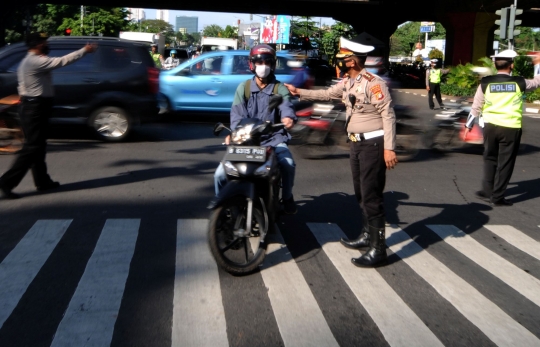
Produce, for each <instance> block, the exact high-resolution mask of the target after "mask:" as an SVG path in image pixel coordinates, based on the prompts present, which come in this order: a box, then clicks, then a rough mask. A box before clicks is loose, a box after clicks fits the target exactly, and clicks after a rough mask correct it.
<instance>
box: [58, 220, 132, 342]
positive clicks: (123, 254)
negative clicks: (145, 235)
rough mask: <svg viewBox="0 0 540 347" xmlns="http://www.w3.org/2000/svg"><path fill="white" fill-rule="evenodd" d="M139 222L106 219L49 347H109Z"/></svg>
mask: <svg viewBox="0 0 540 347" xmlns="http://www.w3.org/2000/svg"><path fill="white" fill-rule="evenodd" d="M139 225H140V219H108V220H107V221H106V223H105V226H104V227H103V230H102V232H101V236H100V237H99V240H98V242H97V244H96V248H95V249H94V253H93V254H92V256H91V257H90V259H89V260H88V264H86V269H85V271H84V274H83V275H82V277H81V280H80V281H79V284H78V286H77V289H76V290H75V294H73V297H72V298H71V301H70V303H69V306H68V309H67V310H66V313H65V315H64V318H63V319H62V321H61V322H60V325H59V326H58V329H57V331H56V335H55V336H54V340H53V342H52V344H51V346H52V347H60V346H62V347H64V346H65V347H68V346H87V347H90V346H96V347H97V346H109V345H110V344H111V339H112V335H113V329H114V324H115V322H116V317H117V316H118V310H119V309H120V303H121V300H122V295H123V293H124V288H125V285H126V279H127V276H128V272H129V266H130V263H131V258H132V257H133V252H134V250H135V243H136V242H137V236H138V232H139Z"/></svg>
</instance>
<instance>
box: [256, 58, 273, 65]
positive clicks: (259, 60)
mask: <svg viewBox="0 0 540 347" xmlns="http://www.w3.org/2000/svg"><path fill="white" fill-rule="evenodd" d="M253 63H255V64H264V65H272V64H273V63H274V59H272V58H255V59H253Z"/></svg>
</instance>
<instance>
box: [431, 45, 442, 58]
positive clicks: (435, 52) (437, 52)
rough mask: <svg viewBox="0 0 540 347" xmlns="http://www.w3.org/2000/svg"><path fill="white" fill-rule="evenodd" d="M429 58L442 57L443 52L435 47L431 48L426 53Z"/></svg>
mask: <svg viewBox="0 0 540 347" xmlns="http://www.w3.org/2000/svg"><path fill="white" fill-rule="evenodd" d="M428 57H429V59H444V53H443V52H442V51H441V50H438V49H437V48H433V49H432V50H431V51H430V52H429V55H428Z"/></svg>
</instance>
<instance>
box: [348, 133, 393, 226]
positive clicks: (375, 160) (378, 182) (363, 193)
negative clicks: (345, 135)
mask: <svg viewBox="0 0 540 347" xmlns="http://www.w3.org/2000/svg"><path fill="white" fill-rule="evenodd" d="M349 144H350V163H351V172H352V178H353V185H354V194H355V196H356V200H357V201H358V204H359V205H360V208H361V209H362V211H363V212H364V214H365V215H366V216H367V217H368V221H370V220H372V219H375V218H379V217H384V201H383V191H384V185H385V184H386V163H385V161H384V136H379V137H375V138H373V139H369V140H365V141H360V142H350V143H349Z"/></svg>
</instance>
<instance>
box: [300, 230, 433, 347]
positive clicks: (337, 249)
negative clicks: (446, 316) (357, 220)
mask: <svg viewBox="0 0 540 347" xmlns="http://www.w3.org/2000/svg"><path fill="white" fill-rule="evenodd" d="M307 225H308V227H309V229H310V230H311V232H312V233H313V235H315V237H316V238H317V241H318V242H319V244H320V245H321V246H322V249H323V250H324V253H325V254H326V255H327V256H328V258H329V259H330V261H331V262H332V263H333V264H334V266H335V267H336V269H337V270H338V271H339V273H340V274H341V276H342V277H343V279H344V280H345V282H346V283H347V285H348V286H349V288H350V289H351V290H352V292H353V293H354V295H355V296H356V298H357V299H358V301H359V302H360V303H361V304H362V306H364V308H365V309H366V311H367V312H369V315H370V316H371V318H372V319H373V321H374V322H375V324H377V326H378V327H379V329H380V330H381V332H382V334H383V335H384V337H385V339H386V341H387V342H388V344H389V345H390V346H403V347H408V346H419V347H421V346H425V347H431V346H443V344H442V343H441V342H440V341H439V339H438V338H437V337H436V336H435V334H433V332H432V331H431V330H429V328H428V327H427V326H426V325H425V324H424V323H423V322H422V320H421V319H420V318H419V317H418V316H417V315H416V314H415V313H414V312H413V311H412V310H411V309H410V308H409V306H407V304H406V303H405V302H404V301H403V300H402V299H401V298H400V297H399V295H398V294H397V293H396V292H395V291H394V290H393V289H392V287H390V285H389V284H388V283H387V282H386V281H385V280H384V279H383V277H382V276H381V275H380V274H379V273H378V272H377V270H375V269H359V268H357V267H355V266H354V265H353V264H351V258H356V257H358V256H359V253H358V251H355V250H351V249H347V248H345V247H343V246H342V245H341V244H340V243H339V242H337V240H339V239H340V238H341V237H345V234H344V233H343V232H342V231H341V229H340V228H339V227H338V226H337V225H335V224H324V223H308V224H307ZM359 329H360V327H359Z"/></svg>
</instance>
